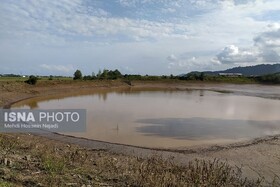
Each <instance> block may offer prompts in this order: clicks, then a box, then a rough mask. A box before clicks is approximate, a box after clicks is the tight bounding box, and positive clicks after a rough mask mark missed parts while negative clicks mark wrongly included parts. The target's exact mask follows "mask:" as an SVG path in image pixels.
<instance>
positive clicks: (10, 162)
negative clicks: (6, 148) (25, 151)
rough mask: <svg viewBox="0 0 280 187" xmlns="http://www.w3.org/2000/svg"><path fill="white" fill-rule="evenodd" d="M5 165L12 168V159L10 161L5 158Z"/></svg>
mask: <svg viewBox="0 0 280 187" xmlns="http://www.w3.org/2000/svg"><path fill="white" fill-rule="evenodd" d="M4 164H5V165H6V166H11V165H12V161H11V160H10V159H8V158H4Z"/></svg>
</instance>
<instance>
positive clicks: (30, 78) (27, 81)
mask: <svg viewBox="0 0 280 187" xmlns="http://www.w3.org/2000/svg"><path fill="white" fill-rule="evenodd" d="M37 80H38V77H35V76H34V75H30V76H29V79H28V80H26V81H24V82H25V83H27V84H31V85H35V84H36V83H37Z"/></svg>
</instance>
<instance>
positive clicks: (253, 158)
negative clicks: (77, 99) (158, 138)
mask: <svg viewBox="0 0 280 187" xmlns="http://www.w3.org/2000/svg"><path fill="white" fill-rule="evenodd" d="M131 86H133V87H134V88H139V89H140V88H164V89H206V90H216V91H221V92H233V93H235V94H242V95H251V96H259V97H268V98H274V99H279V98H280V87H279V86H263V85H231V84H203V83H188V82H184V81H176V80H174V81H157V82H155V81H150V82H148V81H134V82H132V83H131V85H130V84H127V83H125V82H123V81H118V80H116V81H57V80H54V81H39V82H38V84H36V85H28V84H25V83H23V82H4V81H2V82H0V107H3V108H8V107H9V106H10V105H11V104H12V103H15V102H17V101H20V100H24V99H27V98H31V97H40V96H52V95H58V94H61V93H68V94H75V93H77V92H82V91H88V90H100V89H108V90H110V89H112V88H126V87H131ZM0 135H1V134H0ZM1 136H5V137H6V136H10V137H13V138H18V137H19V139H20V140H23V142H25V143H24V144H26V142H28V141H30V144H31V143H32V142H34V139H35V140H36V141H35V142H36V143H37V144H38V145H41V146H43V147H45V148H46V147H48V146H50V147H52V148H55V147H59V149H64V148H65V147H69V146H70V147H72V146H74V147H75V150H76V149H79V150H84V149H85V150H86V152H87V151H91V154H97V153H98V154H101V155H102V157H103V156H104V155H106V156H104V158H108V159H109V160H110V159H111V160H112V159H113V160H114V158H115V159H117V160H118V164H121V163H123V164H125V163H126V162H127V160H130V162H138V161H137V159H136V158H139V159H144V160H145V159H147V158H150V157H151V155H158V156H160V157H162V158H164V159H167V158H172V160H173V161H174V162H175V163H176V164H179V165H182V166H186V165H187V164H188V163H189V162H190V161H192V162H193V161H194V160H195V159H203V160H210V161H214V160H215V159H219V160H220V161H222V162H226V163H228V164H229V165H230V166H231V167H233V168H237V169H238V170H239V169H240V170H242V173H243V178H244V177H247V178H248V179H249V180H257V179H262V180H263V181H262V185H269V186H272V185H275V186H280V135H275V136H269V137H261V138H258V139H254V140H250V141H246V142H241V143H235V144H230V145H216V146H205V147H203V146H200V147H194V148H188V149H185V150H157V149H149V148H143V147H133V146H127V145H120V144H114V143H107V142H101V141H95V140H87V139H78V138H75V137H71V136H65V135H60V134H43V135H42V134H40V135H38V134H37V135H28V134H8V135H7V134H2V135H1ZM20 142H21V141H19V144H20ZM47 142H48V143H47ZM50 142H51V143H50ZM50 144H51V145H50ZM21 150H22V147H21ZM32 150H33V149H32ZM29 151H30V150H29ZM33 151H34V150H33ZM100 152H101V153H100ZM20 153H21V154H22V151H20ZM3 154H4V153H2V152H0V156H1V158H2V159H4V160H3V163H2V165H3V164H4V165H7V159H6V160H5V156H4V155H3ZM81 154H84V153H81ZM103 154H104V155H103ZM31 155H33V154H31ZM21 156H22V157H24V158H25V156H26V155H21ZM27 156H28V155H27ZM36 158H37V157H36ZM25 159H26V160H29V159H30V158H29V157H28V158H25ZM131 159H132V160H133V161H132V160H131ZM135 159H136V160H135ZM47 160H48V159H47ZM100 162H102V161H100ZM141 162H143V160H142V161H141ZM45 169H46V168H45ZM10 170H11V168H10ZM97 170H100V168H97ZM126 170H127V168H126ZM7 172H8V171H7V168H4V170H3V169H2V170H1V162H0V178H1V176H2V175H4V176H5V177H7V176H8V174H7ZM10 172H11V171H10ZM33 172H35V171H33ZM38 172H39V173H36V172H35V173H36V174H35V175H40V172H41V171H40V170H38ZM1 173H2V174H1ZM8 173H9V172H8ZM54 173H56V171H55V172H54ZM109 174H110V172H109ZM109 174H108V175H107V174H106V175H104V176H103V175H102V176H100V175H96V176H99V177H101V178H98V179H97V181H95V182H94V183H91V184H94V185H103V182H104V181H107V182H105V183H104V185H106V184H108V185H109V184H118V182H120V180H117V181H115V182H116V183H114V181H113V182H112V181H111V180H109V182H108V180H107V179H108V178H110V175H109ZM111 174H112V172H111ZM9 175H10V174H9ZM5 177H4V178H5ZM102 177H103V178H102ZM2 178H3V177H2ZM22 178H24V177H22ZM39 178H40V177H39ZM75 178H79V176H74V177H73V176H71V175H70V174H69V175H67V176H66V179H65V181H64V183H63V184H64V185H67V184H68V186H71V182H68V183H67V181H74V182H72V183H73V186H81V183H79V184H76V185H75V180H73V179H75ZM80 178H81V179H84V177H81V176H80ZM104 178H106V180H104ZM115 178H116V176H115ZM136 178H137V177H136ZM17 180H20V179H17ZM112 180H114V177H113V179H112ZM129 180H132V179H131V178H130V179H127V181H129ZM4 181H5V180H4ZM6 181H7V180H6ZM8 181H9V180H8ZM23 181H27V182H28V181H29V182H30V183H32V180H29V179H28V180H27V179H26V177H25V178H24V180H22V181H21V182H18V181H9V182H12V184H18V185H19V186H21V185H23V183H22V182H23ZM35 181H36V180H35ZM50 181H52V182H53V183H54V184H58V183H57V179H56V178H55V179H50ZM98 181H101V182H98ZM121 181H122V182H121V183H120V184H121V185H129V184H125V183H123V181H126V180H124V179H122V180H121ZM132 181H134V182H132V183H130V184H136V183H135V179H133V180H132ZM60 182H61V180H60ZM173 182H174V181H173ZM86 183H87V182H86V181H85V182H84V184H86ZM3 184H4V183H3ZM27 184H29V183H27ZM37 184H38V183H37ZM59 184H62V183H59ZM137 184H138V183H137ZM147 184H151V183H147ZM174 184H176V181H175V183H174ZM7 185H8V183H7ZM138 185H140V186H145V185H144V184H140V183H139V184H138ZM0 186H1V179H0ZM3 186H5V185H3ZM23 186H25V185H23ZM31 186H34V185H31ZM39 186H40V185H39ZM42 186H44V185H42ZM148 186H149V185H148ZM237 186H238V185H237Z"/></svg>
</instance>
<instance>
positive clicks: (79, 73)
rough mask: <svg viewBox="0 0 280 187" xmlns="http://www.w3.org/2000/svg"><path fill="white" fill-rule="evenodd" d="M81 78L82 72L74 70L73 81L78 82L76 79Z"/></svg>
mask: <svg viewBox="0 0 280 187" xmlns="http://www.w3.org/2000/svg"><path fill="white" fill-rule="evenodd" d="M82 78H83V75H82V72H81V71H80V70H76V71H75V73H74V78H73V79H74V80H78V79H82Z"/></svg>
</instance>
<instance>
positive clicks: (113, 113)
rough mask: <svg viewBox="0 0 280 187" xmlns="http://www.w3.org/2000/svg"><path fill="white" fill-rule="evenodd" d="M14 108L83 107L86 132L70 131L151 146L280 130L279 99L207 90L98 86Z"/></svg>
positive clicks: (177, 145) (224, 139)
mask: <svg viewBox="0 0 280 187" xmlns="http://www.w3.org/2000/svg"><path fill="white" fill-rule="evenodd" d="M12 108H26V109H34V108H38V109H78V108H79V109H86V110H87V131H86V132H85V133H71V134H70V135H74V136H77V137H84V138H88V139H94V140H101V141H106V142H113V143H121V144H128V145H134V146H143V147H153V148H155V147H156V148H185V147H190V146H197V145H207V144H225V143H232V142H237V141H243V140H248V139H252V138H256V137H261V136H265V135H274V134H279V133H280V115H279V111H280V100H276V99H269V98H261V97H252V96H245V95H236V94H233V93H227V92H216V91H209V90H195V89H194V90H159V89H143V90H137V89H118V90H115V91H105V90H99V91H95V92H85V93H79V94H75V95H71V96H69V95H68V96H67V95H64V96H56V97H44V98H32V99H28V100H25V101H21V102H18V103H16V104H14V105H13V106H12ZM65 134H67V133H65ZM68 134H69V133H68Z"/></svg>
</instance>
